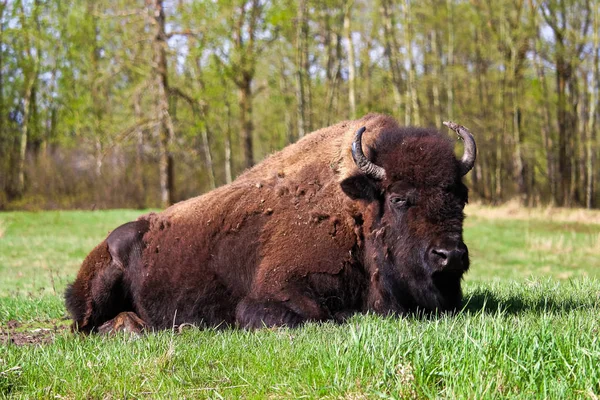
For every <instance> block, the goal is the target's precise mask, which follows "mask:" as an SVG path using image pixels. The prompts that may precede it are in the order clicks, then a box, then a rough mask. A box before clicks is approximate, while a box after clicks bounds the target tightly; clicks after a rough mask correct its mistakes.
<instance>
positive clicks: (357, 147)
mask: <svg viewBox="0 0 600 400" xmlns="http://www.w3.org/2000/svg"><path fill="white" fill-rule="evenodd" d="M366 130H367V128H366V127H364V126H363V127H362V128H360V129H359V130H357V131H356V134H355V135H354V142H352V158H353V159H354V162H355V163H356V165H357V166H358V168H359V169H360V170H361V171H362V172H363V173H364V174H365V175H367V176H368V177H370V178H373V179H375V180H378V181H382V180H383V179H385V169H383V168H382V167H380V166H378V165H375V164H373V163H372V162H371V161H370V160H369V159H368V158H367V156H365V153H363V151H362V134H363V133H364V131H366Z"/></svg>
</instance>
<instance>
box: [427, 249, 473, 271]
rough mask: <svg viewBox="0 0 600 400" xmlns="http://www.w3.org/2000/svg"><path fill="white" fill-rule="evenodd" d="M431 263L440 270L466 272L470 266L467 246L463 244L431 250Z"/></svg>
mask: <svg viewBox="0 0 600 400" xmlns="http://www.w3.org/2000/svg"><path fill="white" fill-rule="evenodd" d="M431 261H432V262H433V263H434V264H436V266H437V267H438V269H444V270H461V271H464V270H466V269H467V268H468V265H469V257H468V253H467V246H465V245H464V244H463V243H456V244H447V245H445V246H436V247H434V248H432V249H431Z"/></svg>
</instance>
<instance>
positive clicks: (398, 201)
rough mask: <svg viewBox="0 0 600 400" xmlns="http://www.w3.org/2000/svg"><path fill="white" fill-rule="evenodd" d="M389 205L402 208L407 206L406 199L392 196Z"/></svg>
mask: <svg viewBox="0 0 600 400" xmlns="http://www.w3.org/2000/svg"><path fill="white" fill-rule="evenodd" d="M390 203H392V205H393V206H395V207H404V206H406V205H408V199H406V198H405V197H400V196H392V197H390Z"/></svg>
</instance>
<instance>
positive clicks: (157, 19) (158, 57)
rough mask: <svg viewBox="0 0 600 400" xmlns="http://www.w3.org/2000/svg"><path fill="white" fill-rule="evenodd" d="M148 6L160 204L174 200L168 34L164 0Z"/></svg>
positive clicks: (164, 205)
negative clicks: (154, 92)
mask: <svg viewBox="0 0 600 400" xmlns="http://www.w3.org/2000/svg"><path fill="white" fill-rule="evenodd" d="M146 5H147V6H148V7H149V8H150V10H149V11H150V12H149V15H150V18H151V19H152V20H151V25H153V26H154V33H153V38H152V53H153V60H152V70H153V75H154V76H153V78H154V81H155V82H154V83H155V87H156V114H157V115H156V117H157V118H158V120H159V127H158V129H159V131H158V154H159V163H158V169H159V182H160V201H161V206H162V207H166V206H168V205H170V204H173V203H174V202H175V198H174V195H175V181H174V165H173V164H174V159H173V155H172V145H173V141H174V139H175V129H174V127H173V121H172V120H171V116H170V115H169V99H168V93H169V84H168V71H167V50H166V49H167V35H166V34H165V12H164V9H163V0H146Z"/></svg>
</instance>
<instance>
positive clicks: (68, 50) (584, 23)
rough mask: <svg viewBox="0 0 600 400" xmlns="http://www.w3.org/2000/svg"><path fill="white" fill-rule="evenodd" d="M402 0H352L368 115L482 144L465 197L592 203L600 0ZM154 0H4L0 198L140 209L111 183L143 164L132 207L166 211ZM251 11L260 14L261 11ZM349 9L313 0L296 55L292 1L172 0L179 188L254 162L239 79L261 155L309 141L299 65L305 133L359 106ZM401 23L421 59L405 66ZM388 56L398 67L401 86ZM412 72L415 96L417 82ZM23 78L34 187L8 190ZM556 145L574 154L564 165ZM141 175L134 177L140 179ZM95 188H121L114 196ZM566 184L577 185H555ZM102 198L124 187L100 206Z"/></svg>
mask: <svg viewBox="0 0 600 400" xmlns="http://www.w3.org/2000/svg"><path fill="white" fill-rule="evenodd" d="M409 3H410V8H411V14H410V16H409V17H408V20H407V19H406V18H405V17H404V10H405V6H406V4H409ZM409 3H407V2H404V1H398V0H382V1H379V2H367V1H364V0H357V1H354V2H352V7H353V9H352V21H351V28H350V29H351V31H352V36H351V37H352V38H353V42H354V48H355V53H356V54H355V59H356V65H355V67H356V71H357V76H356V82H355V87H356V102H357V113H358V115H364V114H366V113H368V112H384V113H389V114H393V115H394V116H395V117H397V118H398V120H399V121H400V122H404V121H405V120H406V117H407V116H408V117H410V114H411V113H412V112H413V111H411V107H412V104H417V105H418V108H419V110H420V112H419V113H420V116H419V120H420V121H421V125H425V126H435V125H439V121H440V120H442V119H449V118H454V119H456V120H457V121H459V122H461V123H464V124H465V125H467V126H469V127H470V128H471V129H472V130H473V132H474V133H475V134H476V137H477V142H478V150H479V151H478V154H479V161H478V164H477V167H478V168H479V170H478V172H477V173H478V178H477V180H476V181H475V180H473V181H472V182H473V197H475V198H478V199H481V200H483V201H486V202H487V201H489V202H501V201H503V200H508V199H510V198H512V197H513V196H518V197H519V198H520V199H521V200H522V201H523V202H525V203H527V204H538V203H549V202H550V203H551V202H554V203H559V204H565V205H583V204H585V203H586V201H585V200H586V199H585V197H586V196H587V191H590V193H591V194H590V196H591V198H590V200H591V201H590V202H589V204H587V205H588V206H595V205H597V204H600V200H599V199H600V197H599V196H600V192H599V191H598V187H599V186H600V185H598V174H593V171H594V170H596V169H597V168H595V163H596V160H597V159H598V141H597V138H596V136H597V135H596V134H595V128H594V126H597V124H593V125H594V126H592V129H591V130H590V129H588V123H589V121H590V119H591V118H593V117H594V118H595V119H596V120H598V119H600V118H599V117H600V115H598V112H599V111H600V107H598V106H596V108H595V112H592V107H591V105H592V104H591V103H592V102H597V101H598V98H599V97H600V96H598V87H597V85H598V83H597V82H598V81H600V79H598V77H595V75H594V61H593V60H594V59H595V57H594V54H596V53H597V52H598V48H597V45H594V43H595V42H594V37H595V35H596V36H597V35H598V33H597V32H598V29H599V28H598V26H599V22H598V16H597V15H599V13H598V11H597V9H596V8H597V7H598V5H597V4H596V3H595V2H593V1H592V2H590V1H587V0H575V1H570V0H557V1H553V2H547V3H543V4H540V5H536V4H533V3H530V2H522V1H519V2H515V1H512V0H502V1H496V2H485V1H479V0H478V1H471V2H464V1H441V0H426V1H421V2H409ZM148 4H149V3H148ZM148 4H147V3H145V2H131V1H125V0H98V1H96V0H85V1H59V0H19V1H13V2H0V26H1V30H0V60H1V61H0V62H1V65H0V192H2V193H3V195H2V197H3V198H6V201H2V202H1V203H0V207H2V208H31V207H32V206H31V204H29V199H32V200H36V199H38V198H39V196H41V197H48V196H49V194H48V193H52V196H53V197H52V198H51V199H48V198H47V199H46V200H45V201H42V202H38V203H40V204H41V205H40V207H42V208H53V207H54V208H55V207H90V208H91V207H92V204H95V205H96V206H99V207H108V206H110V205H113V204H117V205H120V206H122V207H124V206H131V204H130V203H129V202H127V201H122V200H121V199H119V198H118V196H116V195H115V193H118V192H119V189H121V188H120V187H119V186H117V185H118V184H120V183H121V182H123V181H128V180H129V181H131V180H137V181H140V180H141V179H140V174H139V171H140V170H144V171H145V174H146V176H145V178H144V180H143V182H140V183H138V186H139V187H136V188H135V193H132V197H135V198H136V199H144V201H141V200H139V201H138V200H136V201H135V202H136V203H139V204H140V205H141V206H148V205H156V204H158V198H159V196H158V186H159V178H158V173H156V171H153V170H152V168H153V167H154V166H155V165H156V164H157V161H158V159H159V154H158V149H157V144H158V130H157V120H158V119H159V117H160V116H157V115H156V102H157V89H156V85H155V82H156V81H155V79H156V77H155V76H154V75H153V74H155V73H156V69H154V68H153V65H152V63H153V60H152V54H153V50H152V46H153V43H154V41H155V38H154V37H153V36H152V35H153V33H152V32H153V29H152V28H151V26H152V18H150V16H151V14H150V13H151V12H152V11H151V10H150V8H151V7H150V6H148ZM253 4H255V5H258V6H259V9H260V12H259V18H257V19H256V20H255V21H254V22H252V21H253V19H252V8H253ZM384 4H386V5H387V6H388V8H389V12H390V14H391V21H392V22H393V26H392V27H391V29H392V30H393V32H395V33H396V34H395V35H394V38H393V39H394V40H393V45H394V49H393V50H394V51H393V54H394V56H393V57H396V59H391V58H393V57H392V56H391V55H390V54H391V53H390V50H391V49H387V48H386V43H387V41H388V39H389V38H386V37H385V36H384V32H385V29H384V25H385V19H384V18H383V17H382V9H383V8H382V6H383V5H384ZM345 7H346V3H345V2H341V1H338V0H331V1H319V2H310V1H309V2H308V8H307V18H308V31H309V32H308V41H307V53H308V54H307V56H308V62H307V63H306V65H300V59H301V58H302V57H299V56H298V46H299V40H298V37H297V33H298V12H299V9H298V1H293V0H286V1H280V2H265V1H244V2H234V1H218V2H215V1H199V0H183V1H176V2H164V9H165V14H166V25H165V26H166V31H167V35H168V40H167V48H166V49H165V50H166V57H167V71H166V78H167V81H168V86H169V87H170V89H171V91H170V93H168V97H169V115H170V116H171V118H172V122H173V126H174V130H175V136H176V137H175V138H174V141H173V143H172V144H171V147H172V148H170V149H168V150H169V151H170V152H171V153H172V154H173V159H174V160H175V161H174V162H175V168H174V170H175V173H176V177H175V180H176V181H177V182H179V183H185V182H192V184H190V185H189V186H188V185H182V184H180V185H175V189H174V191H175V195H174V198H175V199H178V200H179V199H184V198H186V197H189V196H191V195H196V194H199V193H201V192H203V191H206V190H208V189H209V188H210V185H209V183H208V176H209V171H208V170H209V169H212V170H213V171H214V175H215V177H216V184H217V185H220V184H223V183H224V182H225V181H226V176H225V170H226V169H227V168H229V167H230V168H231V170H232V171H233V175H234V176H235V175H237V174H239V173H240V172H242V171H243V169H244V168H245V163H244V157H243V154H244V142H243V134H242V133H243V132H245V130H244V122H243V121H245V120H244V116H243V114H244V113H243V112H242V109H241V108H242V107H241V101H240V93H239V91H240V90H241V89H240V85H239V83H240V79H241V78H242V77H243V76H245V75H251V76H252V79H251V81H252V82H251V89H252V95H251V97H252V99H251V105H252V109H251V115H250V117H249V118H250V120H251V121H252V123H253V131H252V132H251V136H252V137H253V138H254V147H253V149H252V150H253V151H254V153H255V158H256V159H257V160H259V159H262V158H263V157H265V156H267V155H268V154H269V153H271V152H273V151H276V150H278V149H280V148H282V147H284V146H285V145H287V144H289V143H291V142H293V141H295V140H297V138H298V136H299V128H298V126H299V96H300V94H299V92H300V91H299V88H298V86H297V85H298V82H297V80H298V74H299V73H300V72H299V71H303V70H304V74H305V75H306V76H305V78H304V79H305V81H306V83H305V84H304V86H306V88H304V89H305V93H306V94H305V96H306V99H305V102H306V105H305V108H306V109H305V111H304V112H305V115H306V118H307V123H306V125H307V128H308V130H309V131H310V130H316V129H318V128H321V127H324V126H327V125H330V124H333V123H335V122H338V121H340V120H344V119H347V118H348V117H349V115H350V111H349V98H348V96H349V87H350V83H349V65H348V60H349V57H348V48H349V47H348V43H346V39H345V36H344V32H343V13H344V9H345ZM595 7H596V8H595ZM457 21H460V23H457ZM557 21H564V24H563V23H562V22H561V23H560V24H558V25H559V26H560V27H561V28H560V29H559V31H561V32H562V33H561V32H558V33H554V28H553V26H556V23H555V22H557ZM407 26H408V27H410V37H411V38H412V42H411V43H410V45H411V47H412V49H413V50H414V51H413V54H414V57H413V59H412V60H409V59H407V57H408V55H407V54H408V53H407V47H408V43H406V41H405V40H406V39H405V35H404V31H405V30H406V27H407ZM238 31H239V32H241V34H238ZM250 32H253V34H254V42H252V41H251V40H250ZM557 35H558V36H557ZM558 37H562V38H563V39H564V40H563V42H560V41H558V40H557V38H558ZM236 38H237V39H236ZM594 46H595V47H594ZM28 49H29V50H28ZM557 57H558V58H560V57H564V58H565V60H568V63H567V64H566V66H567V67H568V68H566V70H564V71H563V70H562V69H560V68H558V67H557V64H556V63H557V62H558V61H557V60H558V58H557ZM392 65H397V66H398V68H399V70H398V74H399V77H398V79H397V80H398V82H394V79H393V78H392V71H391V68H390V66H392ZM411 71H412V72H414V75H415V86H416V90H415V92H414V93H413V92H411V91H410V90H409V87H408V85H409V83H408V76H409V73H410V72H411ZM559 74H562V75H561V76H563V77H565V79H566V81H565V85H566V86H565V89H564V96H563V95H562V94H561V95H559V90H558V89H559V88H558V87H557V82H558V80H557V78H558V75H559ZM30 78H32V79H34V80H33V89H34V90H33V93H32V101H31V102H30V103H29V108H30V109H29V111H30V112H29V114H28V115H29V116H28V121H26V122H27V123H28V127H29V136H28V138H27V139H26V147H27V148H26V163H25V165H26V168H27V171H26V173H25V178H26V179H25V192H24V193H20V194H15V191H14V187H15V182H14V181H15V179H16V177H17V176H18V172H19V171H18V170H19V168H20V167H19V162H18V161H19V154H20V146H21V142H20V138H21V136H20V135H21V132H22V130H23V127H24V124H25V121H23V120H22V119H23V116H24V111H25V110H24V109H23V107H24V104H25V103H24V94H25V92H26V90H25V89H26V88H27V85H28V83H30V82H32V81H31V79H30ZM594 82H595V85H594V84H593V83H594ZM588 83H589V84H588ZM395 85H397V87H395ZM396 92H397V93H396ZM561 93H563V92H561ZM594 95H595V97H594ZM413 96H416V98H415V99H413V98H412V97H413ZM594 99H595V100H594ZM563 103H564V104H563ZM592 114H593V115H592ZM565 115H566V116H565ZM564 118H567V120H568V121H567V122H568V124H566V125H565V124H564V123H561V121H563V119H564ZM408 119H410V118H408ZM413 120H414V116H413ZM514 121H518V122H517V124H516V125H515V122H514ZM563 122H564V121H563ZM563 125H564V126H568V127H569V129H568V130H566V128H565V127H564V126H563ZM438 127H439V128H441V126H438ZM517 128H518V129H517ZM202 133H206V137H205V138H204V137H203V136H202ZM228 138H229V140H228ZM205 142H207V143H208V144H207V146H208V148H209V149H210V151H211V157H212V165H209V164H210V163H209V160H208V159H207V157H206V151H205V148H204V147H203V146H204V145H206V143H205ZM228 143H229V144H230V146H231V161H230V165H228V166H227V168H226V166H225V163H227V162H229V161H228V159H227V157H226V156H225V153H226V146H227V144H228ZM586 146H589V149H588V148H586ZM559 147H561V148H560V149H559ZM560 154H563V156H562V157H566V158H567V159H566V160H559V158H560ZM564 154H566V155H567V156H564ZM519 157H520V159H519ZM44 160H45V161H44ZM48 160H49V161H48ZM115 160H118V161H115ZM41 161H44V162H41ZM586 163H588V164H589V163H591V164H592V165H591V168H590V167H589V166H587V167H586V165H585V164H586ZM517 165H522V166H523V168H522V170H519V169H518V168H517V167H516V166H517ZM61 167H62V168H61ZM44 168H47V169H46V170H44ZM63 168H64V169H67V168H68V169H69V170H70V171H71V173H72V175H71V177H72V179H73V180H74V181H76V182H75V183H73V184H72V185H62V184H59V183H58V181H59V180H60V179H52V182H53V185H54V186H52V187H51V188H50V189H49V190H44V188H42V186H43V185H41V184H39V182H38V181H37V180H36V177H37V176H38V175H40V174H44V175H50V174H54V175H61V174H64V169H63ZM132 171H138V172H136V174H137V175H136V176H134V177H133V178H132V175H134V173H133V172H132ZM149 171H152V172H149ZM590 171H592V172H590ZM103 175H105V176H106V175H109V177H106V178H103V177H102V176H103ZM565 176H568V177H569V179H567V178H565ZM561 177H562V178H563V180H564V182H561ZM571 179H572V180H573V184H572V185H570V183H569V182H568V181H569V180H571ZM519 180H522V181H523V182H524V183H522V184H521V186H519V184H517V183H516V182H518V181H519ZM95 182H102V184H103V185H112V187H111V188H110V190H107V191H104V189H103V188H101V187H99V186H100V185H95V184H94V183H95ZM564 185H567V186H569V187H568V188H567V189H568V190H567V189H565V188H564V187H563V188H562V189H563V192H564V191H565V190H566V192H567V194H557V190H556V189H557V187H558V186H561V187H562V186H564ZM67 186H68V187H67ZM72 188H77V189H76V190H75V193H73V192H72V191H73V190H74V189H72ZM90 191H91V192H90ZM106 192H109V194H110V195H111V196H114V197H112V198H109V199H106V200H104V201H102V199H104V198H105V197H104V196H105V195H106ZM18 197H20V199H19V198H18ZM563 197H566V198H563ZM33 206H37V205H35V204H34V205H33Z"/></svg>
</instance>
